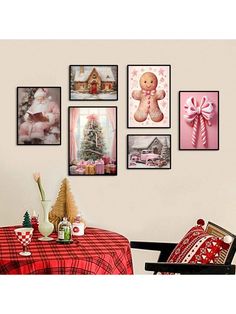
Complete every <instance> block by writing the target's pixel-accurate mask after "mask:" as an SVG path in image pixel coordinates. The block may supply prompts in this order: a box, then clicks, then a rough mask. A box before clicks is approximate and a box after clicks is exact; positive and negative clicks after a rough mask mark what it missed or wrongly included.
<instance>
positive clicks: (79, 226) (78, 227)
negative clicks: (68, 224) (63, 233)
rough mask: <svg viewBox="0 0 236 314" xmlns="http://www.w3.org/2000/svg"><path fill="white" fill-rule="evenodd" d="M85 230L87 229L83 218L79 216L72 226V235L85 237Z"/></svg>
mask: <svg viewBox="0 0 236 314" xmlns="http://www.w3.org/2000/svg"><path fill="white" fill-rule="evenodd" d="M84 229H85V224H84V222H83V220H82V218H81V215H78V216H77V217H76V218H75V221H74V222H73V224H72V235H73V236H82V235H84Z"/></svg>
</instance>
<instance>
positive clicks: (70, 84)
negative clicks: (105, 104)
mask: <svg viewBox="0 0 236 314" xmlns="http://www.w3.org/2000/svg"><path fill="white" fill-rule="evenodd" d="M81 66H83V67H93V68H96V67H97V68H99V67H103V68H104V67H113V68H114V72H115V73H113V72H112V74H113V75H114V76H115V84H114V85H115V91H116V93H115V97H111V98H106V97H104V98H87V97H86V98H73V97H72V90H73V86H72V68H73V67H81ZM92 71H93V69H92ZM92 71H91V72H92ZM118 77H119V73H118V65H117V64H71V65H70V66H69V100H70V101H117V100H118V90H119V82H118ZM85 94H88V93H85ZM104 96H105V93H104Z"/></svg>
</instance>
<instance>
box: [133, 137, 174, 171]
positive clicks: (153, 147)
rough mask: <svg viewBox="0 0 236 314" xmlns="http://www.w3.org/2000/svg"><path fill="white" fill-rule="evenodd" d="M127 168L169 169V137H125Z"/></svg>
mask: <svg viewBox="0 0 236 314" xmlns="http://www.w3.org/2000/svg"><path fill="white" fill-rule="evenodd" d="M127 168H128V169H171V135H170V134H132V135H130V134H129V135H127Z"/></svg>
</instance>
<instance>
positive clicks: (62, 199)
mask: <svg viewBox="0 0 236 314" xmlns="http://www.w3.org/2000/svg"><path fill="white" fill-rule="evenodd" d="M77 214H78V208H77V206H76V204H75V200H74V197H73V194H72V192H71V189H70V182H69V180H68V179H67V178H65V179H64V180H63V181H62V183H61V187H60V190H59V193H58V196H57V199H56V202H55V204H54V205H53V207H52V210H51V212H50V213H49V220H50V221H51V222H52V223H53V225H54V229H55V231H58V224H59V223H60V222H61V220H62V219H63V217H67V219H68V220H69V221H70V222H71V223H73V222H74V220H75V217H76V216H77Z"/></svg>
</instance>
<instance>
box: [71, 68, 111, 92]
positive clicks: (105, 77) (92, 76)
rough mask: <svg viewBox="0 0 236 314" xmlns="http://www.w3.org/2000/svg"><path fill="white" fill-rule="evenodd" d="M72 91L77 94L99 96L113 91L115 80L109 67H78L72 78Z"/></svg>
mask: <svg viewBox="0 0 236 314" xmlns="http://www.w3.org/2000/svg"><path fill="white" fill-rule="evenodd" d="M74 90H75V91H76V92H79V93H89V94H99V93H106V92H108V93H110V92H112V91H114V90H115V78H114V75H113V72H112V69H111V67H109V66H97V67H92V68H87V67H85V66H82V65H81V66H80V67H79V70H77V71H76V73H75V77H74Z"/></svg>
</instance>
